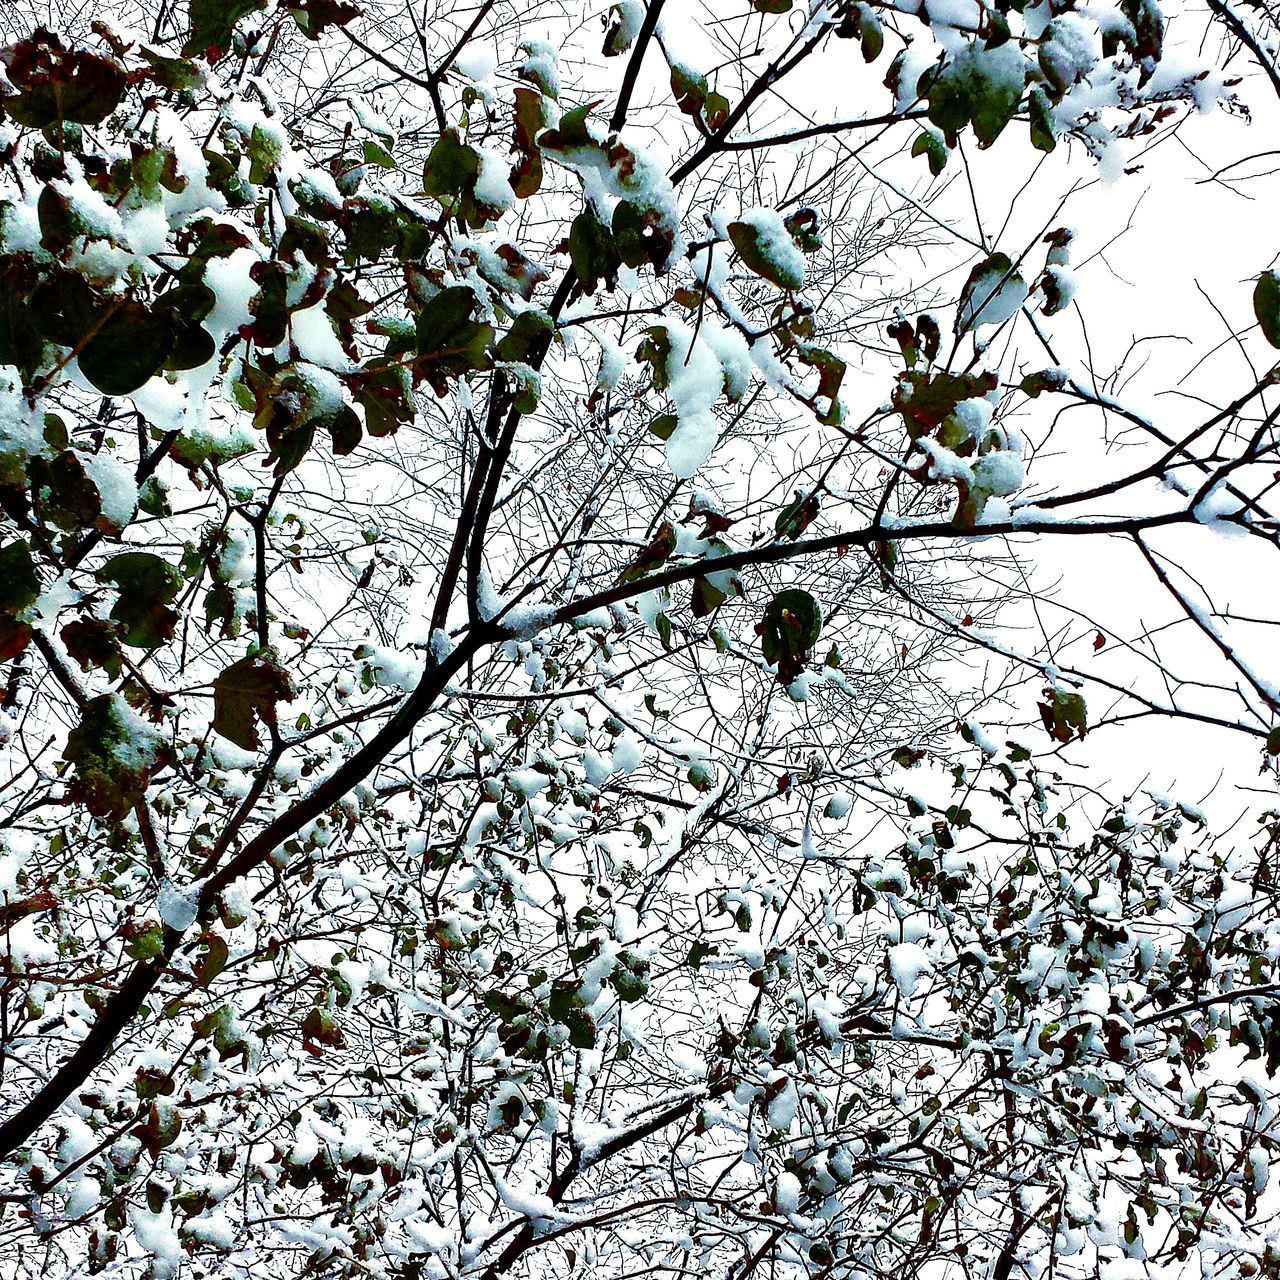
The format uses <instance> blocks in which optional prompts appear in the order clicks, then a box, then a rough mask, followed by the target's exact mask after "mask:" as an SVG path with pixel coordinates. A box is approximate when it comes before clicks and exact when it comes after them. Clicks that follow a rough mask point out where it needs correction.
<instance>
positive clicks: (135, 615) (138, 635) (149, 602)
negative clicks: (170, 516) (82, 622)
mask: <svg viewBox="0 0 1280 1280" xmlns="http://www.w3.org/2000/svg"><path fill="white" fill-rule="evenodd" d="M97 576H98V578H99V579H100V580H101V581H103V582H111V583H114V584H115V586H116V587H117V588H118V590H119V595H118V596H117V598H116V603H115V605H114V607H113V608H112V610H111V618H112V620H113V621H115V622H118V623H119V624H120V625H121V627H123V628H124V633H123V635H122V636H121V639H122V640H123V641H124V643H125V644H127V645H132V646H133V647H135V648H138V649H154V648H156V647H157V646H158V645H161V644H164V643H165V642H166V641H168V640H172V639H173V632H174V628H175V627H176V626H177V622H178V615H177V613H175V612H174V611H173V610H172V609H170V608H169V602H170V601H171V600H172V599H173V598H174V597H175V596H176V595H177V594H178V591H179V589H180V588H181V586H182V574H181V573H180V572H179V571H178V570H177V569H175V568H174V567H173V565H171V564H168V563H166V562H165V561H164V560H162V559H161V558H160V557H159V556H157V555H152V553H151V552H149V551H125V552H123V553H122V554H120V555H118V556H113V557H112V558H111V559H110V560H108V561H107V563H106V564H105V565H103V566H102V568H101V569H99V570H98V574H97Z"/></svg>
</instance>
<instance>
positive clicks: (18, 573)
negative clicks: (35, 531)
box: [0, 541, 40, 614]
mask: <svg viewBox="0 0 1280 1280" xmlns="http://www.w3.org/2000/svg"><path fill="white" fill-rule="evenodd" d="M39 595H40V577H39V575H38V574H37V573H36V566H35V561H34V560H32V558H31V547H30V545H29V544H28V543H26V542H22V541H14V542H7V543H5V545H4V546H3V547H0V613H8V614H15V613H21V612H22V610H23V609H25V608H27V606H28V605H33V604H35V602H36V600H37V599H38V598H39Z"/></svg>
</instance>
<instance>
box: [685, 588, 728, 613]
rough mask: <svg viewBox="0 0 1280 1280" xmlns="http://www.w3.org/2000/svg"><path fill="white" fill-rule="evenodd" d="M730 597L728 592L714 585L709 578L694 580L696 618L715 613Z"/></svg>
mask: <svg viewBox="0 0 1280 1280" xmlns="http://www.w3.org/2000/svg"><path fill="white" fill-rule="evenodd" d="M728 598H729V594H728V592H726V591H722V590H721V589H720V588H719V587H717V586H715V585H713V584H712V583H711V581H710V580H709V579H707V578H695V579H694V580H693V597H692V609H693V616H694V617H695V618H705V617H707V616H708V615H709V614H712V613H714V612H715V611H716V610H717V609H718V608H719V607H720V606H721V605H722V604H724V602H725V601H726V600H727V599H728Z"/></svg>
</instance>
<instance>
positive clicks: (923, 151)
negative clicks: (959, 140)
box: [911, 129, 951, 178]
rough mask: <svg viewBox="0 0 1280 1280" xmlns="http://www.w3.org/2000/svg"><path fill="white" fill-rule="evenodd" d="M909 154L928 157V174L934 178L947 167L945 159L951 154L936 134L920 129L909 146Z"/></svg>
mask: <svg viewBox="0 0 1280 1280" xmlns="http://www.w3.org/2000/svg"><path fill="white" fill-rule="evenodd" d="M911 154H912V155H913V156H928V157H929V172H930V173H931V174H933V176H934V177H935V178H936V177H937V176H938V174H940V173H941V172H942V171H943V169H945V168H946V167H947V157H948V156H950V154H951V152H950V151H948V150H947V144H946V143H945V142H943V140H942V139H941V138H940V137H938V135H937V134H936V133H930V132H929V130H928V129H922V130H921V131H920V133H919V134H918V135H917V137H916V140H915V141H914V142H913V143H912V144H911Z"/></svg>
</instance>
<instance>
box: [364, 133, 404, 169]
mask: <svg viewBox="0 0 1280 1280" xmlns="http://www.w3.org/2000/svg"><path fill="white" fill-rule="evenodd" d="M363 154H364V162H365V164H371V165H375V166H376V167H377V168H379V169H394V168H395V167H396V162H395V157H394V156H392V154H391V152H390V151H388V150H387V149H386V147H384V146H383V145H382V143H380V142H375V141H374V139H372V138H366V139H365V140H364V143H363Z"/></svg>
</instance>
